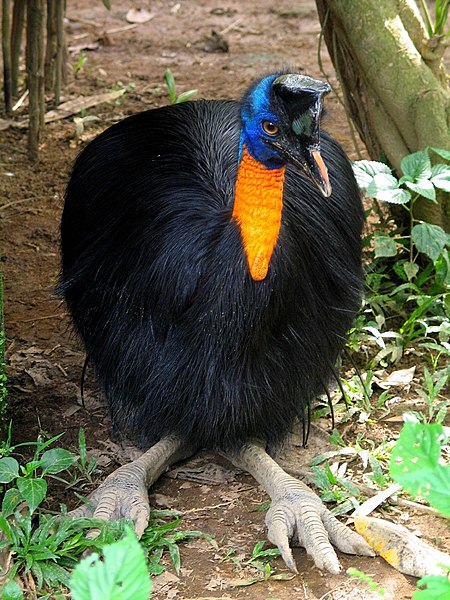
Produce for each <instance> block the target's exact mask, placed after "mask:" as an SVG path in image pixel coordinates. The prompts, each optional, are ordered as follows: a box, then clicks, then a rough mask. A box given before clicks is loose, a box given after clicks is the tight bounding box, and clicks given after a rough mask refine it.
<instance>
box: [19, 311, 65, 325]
mask: <svg viewBox="0 0 450 600" xmlns="http://www.w3.org/2000/svg"><path fill="white" fill-rule="evenodd" d="M65 316H66V313H61V314H59V315H46V316H45V317H34V319H24V320H23V321H22V323H32V322H33V321H44V320H45V319H62V318H63V317H65Z"/></svg>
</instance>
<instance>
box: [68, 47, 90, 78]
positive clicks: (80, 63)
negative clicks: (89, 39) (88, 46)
mask: <svg viewBox="0 0 450 600" xmlns="http://www.w3.org/2000/svg"><path fill="white" fill-rule="evenodd" d="M86 62H87V56H86V54H83V53H81V54H80V56H79V57H78V60H77V62H76V63H75V64H74V65H70V68H71V69H72V72H73V75H74V77H75V79H77V77H78V74H79V73H80V72H81V71H82V70H83V67H84V65H85V64H86Z"/></svg>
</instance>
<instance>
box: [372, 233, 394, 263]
mask: <svg viewBox="0 0 450 600" xmlns="http://www.w3.org/2000/svg"><path fill="white" fill-rule="evenodd" d="M374 242H375V256H376V258H382V257H384V256H395V255H396V254H397V244H396V243H395V240H394V238H391V237H389V236H388V235H377V236H376V237H375V239H374Z"/></svg>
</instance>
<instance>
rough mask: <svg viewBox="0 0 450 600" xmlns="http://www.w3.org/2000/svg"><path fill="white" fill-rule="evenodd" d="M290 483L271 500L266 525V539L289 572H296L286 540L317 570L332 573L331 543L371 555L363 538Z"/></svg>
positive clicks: (335, 567)
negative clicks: (303, 552) (309, 557)
mask: <svg viewBox="0 0 450 600" xmlns="http://www.w3.org/2000/svg"><path fill="white" fill-rule="evenodd" d="M290 483H291V485H290V486H289V487H290V488H291V489H288V490H286V493H284V494H283V495H282V496H280V497H278V498H275V499H274V500H273V501H272V505H271V507H270V509H269V511H268V512H267V516H266V524H267V527H268V538H269V540H270V541H271V542H272V543H273V544H274V545H275V546H277V547H278V549H279V550H280V552H281V556H282V558H283V560H284V562H285V563H286V566H287V567H288V568H289V569H290V570H291V571H293V572H294V573H298V571H297V566H296V564H295V560H294V557H293V555H292V551H291V548H290V546H289V541H290V540H292V541H293V543H294V545H299V546H303V547H304V548H305V549H306V552H307V553H308V554H309V555H310V556H311V557H312V558H313V560H314V562H315V564H316V566H317V567H318V568H319V569H322V570H325V571H329V572H331V573H335V574H337V573H339V571H340V569H341V567H340V565H339V560H338V557H337V555H336V552H335V550H334V548H333V545H334V546H335V547H336V548H337V549H338V550H341V551H342V552H345V553H347V554H360V555H364V556H374V552H373V550H372V549H371V548H370V547H369V545H368V544H367V543H366V542H365V541H364V540H363V538H362V537H361V536H359V535H358V534H357V533H355V532H354V531H352V530H351V529H349V528H348V527H346V526H345V525H343V524H342V523H340V522H339V521H338V520H337V519H336V517H335V516H334V515H333V514H332V513H331V512H330V511H329V510H328V509H327V508H326V507H325V505H324V504H323V502H322V501H321V500H320V498H319V497H318V496H317V495H316V494H315V493H314V492H313V491H312V490H310V489H309V488H308V487H307V486H304V485H303V484H301V482H299V481H297V480H293V481H292V482H290ZM295 484H298V485H295Z"/></svg>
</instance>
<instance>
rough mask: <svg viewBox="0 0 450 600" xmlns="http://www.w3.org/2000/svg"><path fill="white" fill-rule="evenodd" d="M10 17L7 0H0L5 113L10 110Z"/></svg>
mask: <svg viewBox="0 0 450 600" xmlns="http://www.w3.org/2000/svg"><path fill="white" fill-rule="evenodd" d="M10 28H11V19H10V15H9V0H2V52H3V91H4V96H5V109H6V113H7V114H9V113H10V112H11V105H12V94H11V31H10Z"/></svg>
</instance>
